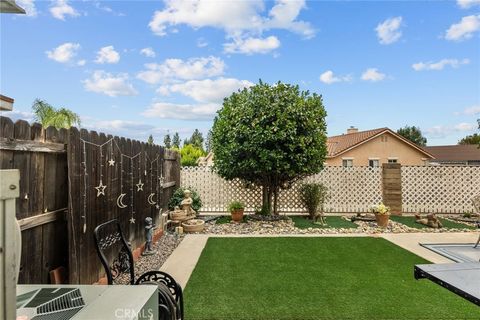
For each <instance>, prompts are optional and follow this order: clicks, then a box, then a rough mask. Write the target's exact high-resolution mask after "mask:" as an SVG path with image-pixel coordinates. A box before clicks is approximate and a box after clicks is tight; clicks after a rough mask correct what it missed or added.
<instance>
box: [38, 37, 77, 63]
mask: <svg viewBox="0 0 480 320" xmlns="http://www.w3.org/2000/svg"><path fill="white" fill-rule="evenodd" d="M79 49H80V44H78V43H72V42H66V43H64V44H61V45H59V46H58V47H56V48H55V49H53V50H48V51H45V53H46V54H47V57H48V58H49V59H52V60H55V61H57V62H60V63H69V62H72V60H73V58H75V56H76V55H77V52H78V50H79Z"/></svg>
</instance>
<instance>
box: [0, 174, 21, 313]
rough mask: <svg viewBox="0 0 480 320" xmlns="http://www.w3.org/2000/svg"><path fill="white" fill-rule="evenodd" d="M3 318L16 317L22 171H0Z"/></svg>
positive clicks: (0, 291)
mask: <svg viewBox="0 0 480 320" xmlns="http://www.w3.org/2000/svg"><path fill="white" fill-rule="evenodd" d="M0 181H1V184H0V249H1V250H0V318H2V319H15V312H16V309H15V301H16V285H17V280H18V271H19V267H20V250H21V247H22V246H21V241H22V238H21V236H20V227H19V226H18V224H17V221H16V220H15V199H16V198H18V196H19V189H20V172H19V171H18V170H15V169H14V170H0Z"/></svg>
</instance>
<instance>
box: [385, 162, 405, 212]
mask: <svg viewBox="0 0 480 320" xmlns="http://www.w3.org/2000/svg"><path fill="white" fill-rule="evenodd" d="M382 193H383V203H384V204H385V205H386V206H388V207H390V212H391V213H392V214H394V215H402V165H401V164H399V163H384V164H383V166H382Z"/></svg>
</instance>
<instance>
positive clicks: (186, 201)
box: [180, 190, 197, 218]
mask: <svg viewBox="0 0 480 320" xmlns="http://www.w3.org/2000/svg"><path fill="white" fill-rule="evenodd" d="M191 195H192V193H191V192H190V190H185V191H184V196H183V200H182V202H180V206H181V207H182V210H183V211H184V212H185V215H186V216H187V217H189V218H193V217H195V215H196V214H197V213H196V212H195V210H193V208H192V204H193V199H192V197H191ZM192 216H193V217H192Z"/></svg>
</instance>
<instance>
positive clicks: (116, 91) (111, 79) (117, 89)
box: [83, 70, 138, 97]
mask: <svg viewBox="0 0 480 320" xmlns="http://www.w3.org/2000/svg"><path fill="white" fill-rule="evenodd" d="M127 81H128V74H125V73H120V74H118V75H116V76H114V75H112V74H110V73H107V72H105V71H102V70H96V71H95V72H94V73H93V75H92V77H91V78H90V79H86V80H84V81H83V85H84V88H85V90H87V91H92V92H96V93H103V94H106V95H107V96H110V97H116V96H133V95H136V94H137V93H138V92H137V90H135V88H134V87H133V86H132V84H130V83H128V82H127Z"/></svg>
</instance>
